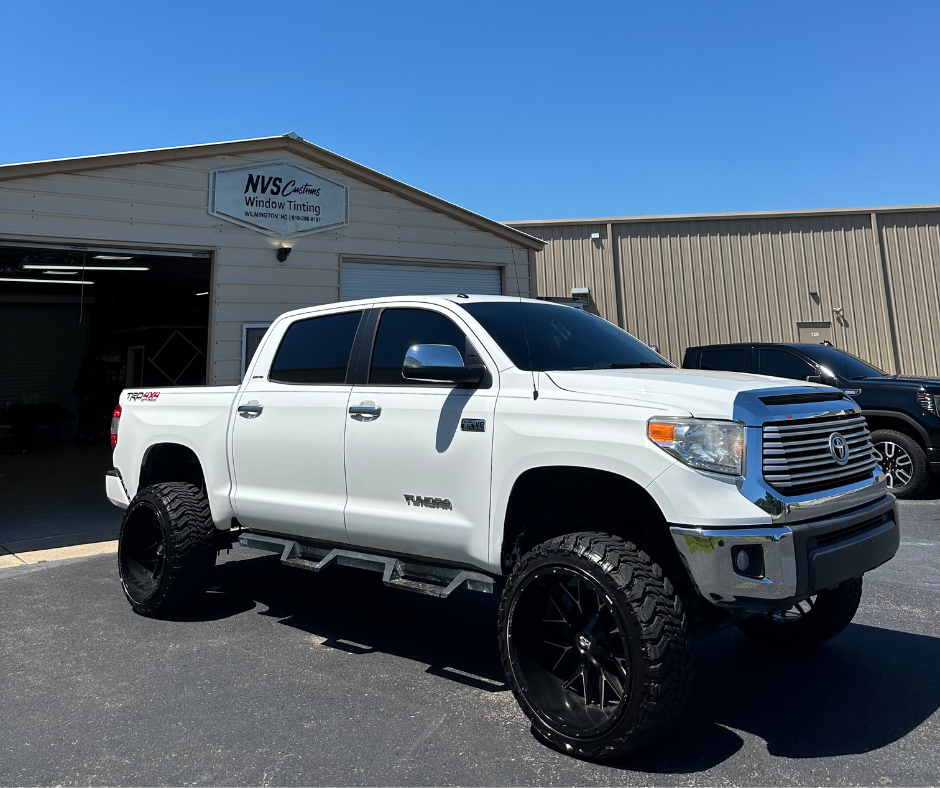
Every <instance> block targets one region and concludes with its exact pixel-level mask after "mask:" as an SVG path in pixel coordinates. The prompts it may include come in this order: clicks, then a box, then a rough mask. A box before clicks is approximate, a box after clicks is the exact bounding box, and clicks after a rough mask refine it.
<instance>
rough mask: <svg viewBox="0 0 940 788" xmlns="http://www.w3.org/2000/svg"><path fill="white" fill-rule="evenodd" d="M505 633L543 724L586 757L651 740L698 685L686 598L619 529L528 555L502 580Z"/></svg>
mask: <svg viewBox="0 0 940 788" xmlns="http://www.w3.org/2000/svg"><path fill="white" fill-rule="evenodd" d="M499 633H500V637H499V647H500V657H501V659H502V664H503V669H504V671H505V672H506V678H507V680H508V681H509V686H510V687H511V688H512V691H513V694H514V695H515V697H516V700H517V701H518V702H519V705H520V706H521V707H522V710H523V711H524V712H525V714H526V715H527V716H528V718H529V720H530V721H531V723H532V727H533V729H534V730H535V731H536V732H537V733H538V734H539V736H540V737H541V738H542V739H543V740H544V741H546V742H547V743H549V744H551V745H552V746H553V747H555V748H557V749H559V750H561V751H562V752H565V753H569V754H571V755H575V756H577V757H580V758H594V759H603V760H607V759H611V758H617V757H619V756H622V755H624V754H626V753H628V752H631V751H633V750H635V749H637V748H638V747H642V746H643V745H644V744H646V743H648V742H649V741H650V740H651V739H653V738H654V737H655V736H656V735H658V734H659V733H661V732H662V731H664V730H665V729H666V728H667V727H668V726H669V725H670V724H671V723H672V722H673V721H675V719H676V717H677V716H678V715H679V712H680V711H681V709H682V705H683V703H684V701H685V698H686V695H687V694H688V690H689V684H690V681H691V667H692V666H691V657H692V654H691V647H690V643H689V638H688V621H687V619H686V616H685V613H684V611H683V608H682V602H681V601H680V600H679V597H678V594H677V593H676V591H675V588H674V587H673V585H672V583H671V582H670V580H669V578H668V577H666V576H664V574H663V571H662V569H661V567H660V566H659V565H658V564H656V563H655V562H654V561H653V560H652V559H651V558H650V556H649V555H647V554H646V553H645V552H644V551H643V550H641V549H639V548H638V547H637V546H636V545H634V544H632V543H630V542H627V541H625V540H623V539H621V538H619V537H617V536H613V535H611V534H605V533H596V532H579V533H571V534H566V535H565V536H559V537H556V538H555V539H551V540H549V541H547V542H543V543H542V544H539V545H536V546H535V547H533V548H532V549H531V550H530V551H529V552H527V553H526V554H525V555H523V556H522V558H521V559H520V561H519V563H518V564H516V566H515V567H514V568H513V571H512V574H511V575H510V576H509V579H508V580H507V582H506V586H505V587H504V589H503V595H502V600H501V604H500V610H499Z"/></svg>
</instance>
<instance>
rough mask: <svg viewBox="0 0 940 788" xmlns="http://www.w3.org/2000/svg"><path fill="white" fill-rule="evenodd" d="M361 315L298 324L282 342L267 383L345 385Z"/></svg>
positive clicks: (339, 315) (327, 316)
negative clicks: (270, 381) (271, 381)
mask: <svg viewBox="0 0 940 788" xmlns="http://www.w3.org/2000/svg"><path fill="white" fill-rule="evenodd" d="M361 318H362V312H343V313H342V314H338V315H325V316H323V317H314V318H311V319H310V320H300V321H298V322H296V323H294V324H293V325H291V327H290V328H288V329H287V333H286V334H285V335H284V339H283V340H281V346H280V347H279V348H278V349H277V355H276V356H275V357H274V363H273V364H272V365H271V374H270V375H269V379H270V380H273V381H275V382H277V383H310V384H323V383H345V382H346V367H347V366H348V364H349V355H350V353H351V352H352V346H353V341H354V340H355V338H356V330H357V329H358V328H359V321H360V319H361Z"/></svg>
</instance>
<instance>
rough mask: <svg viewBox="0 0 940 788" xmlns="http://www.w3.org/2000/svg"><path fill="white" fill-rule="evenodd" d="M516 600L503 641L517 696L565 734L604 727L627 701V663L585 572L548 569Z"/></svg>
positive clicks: (613, 621) (620, 629)
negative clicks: (515, 672) (515, 676)
mask: <svg viewBox="0 0 940 788" xmlns="http://www.w3.org/2000/svg"><path fill="white" fill-rule="evenodd" d="M517 600H518V601H517V603H516V609H515V613H514V615H513V616H512V618H511V619H510V622H509V631H508V637H509V642H510V648H511V649H512V650H513V654H514V661H515V662H516V664H518V665H519V667H520V671H519V684H520V689H521V691H522V692H523V694H525V695H527V696H528V697H530V698H531V699H532V701H533V706H534V707H535V708H538V709H540V710H541V714H542V715H543V716H544V717H545V721H546V722H547V723H548V724H549V725H552V726H557V727H558V728H559V729H561V730H563V731H565V732H566V733H568V734H569V735H572V736H591V735H598V734H601V733H603V732H604V731H606V730H607V729H609V728H610V727H611V726H612V725H613V723H614V722H616V720H617V717H618V716H619V715H620V714H621V713H622V711H623V709H624V708H625V706H626V703H627V701H628V700H629V698H630V694H631V680H630V679H631V673H632V662H633V658H632V656H631V654H630V649H629V647H628V645H627V637H626V625H625V624H624V621H623V617H622V616H621V615H620V613H619V612H618V611H617V610H616V608H615V607H614V606H613V604H612V603H611V600H610V599H609V598H608V597H607V594H606V593H605V592H604V591H603V590H602V589H601V588H600V587H599V586H598V585H597V584H596V583H595V582H594V581H593V580H592V579H591V578H590V577H589V576H588V575H587V574H586V573H585V572H582V571H579V570H578V569H575V568H569V567H559V566H551V567H546V568H545V569H543V570H541V571H539V572H535V573H533V574H532V575H530V576H529V577H528V578H527V579H526V582H525V583H524V584H523V585H522V586H521V587H520V589H519V590H518V591H517Z"/></svg>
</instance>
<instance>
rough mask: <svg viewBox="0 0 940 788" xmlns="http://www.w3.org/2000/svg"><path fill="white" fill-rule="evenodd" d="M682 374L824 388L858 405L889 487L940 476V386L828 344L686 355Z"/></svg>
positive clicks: (698, 350) (917, 488)
mask: <svg viewBox="0 0 940 788" xmlns="http://www.w3.org/2000/svg"><path fill="white" fill-rule="evenodd" d="M682 366H683V368H684V369H710V370H725V371H728V372H750V373H754V374H758V375H772V376H774V377H779V378H791V379H793V380H807V381H811V382H814V383H825V384H827V385H830V386H835V387H837V388H840V389H842V390H843V391H844V392H845V393H846V394H847V395H848V396H850V397H851V398H852V399H853V400H855V402H857V403H858V405H859V407H861V409H862V414H863V415H864V416H865V419H866V420H867V421H868V426H869V429H870V430H871V432H872V436H871V440H872V443H873V444H874V445H875V450H876V451H877V452H878V454H879V455H880V460H881V466H882V468H883V469H884V472H885V474H886V476H887V479H888V487H889V488H890V489H891V491H892V492H893V493H894V494H895V495H896V496H897V497H899V498H908V497H910V496H912V495H916V494H917V493H919V492H921V491H922V490H923V489H924V488H925V487H926V486H927V485H928V484H929V482H930V480H931V472H932V471H933V472H937V471H940V415H938V414H940V380H937V379H933V378H918V377H907V376H900V375H888V374H886V373H884V372H882V371H881V370H880V369H878V368H877V367H874V366H872V365H871V364H869V363H868V362H866V361H862V360H861V359H859V358H856V357H855V356H853V355H851V354H850V353H846V352H845V351H844V350H839V349H838V348H835V347H833V346H831V345H827V344H822V345H810V344H796V343H794V344H788V343H773V344H771V343H761V342H742V343H736V344H730V345H702V346H699V347H690V348H688V349H687V350H686V351H685V358H684V359H683V361H682Z"/></svg>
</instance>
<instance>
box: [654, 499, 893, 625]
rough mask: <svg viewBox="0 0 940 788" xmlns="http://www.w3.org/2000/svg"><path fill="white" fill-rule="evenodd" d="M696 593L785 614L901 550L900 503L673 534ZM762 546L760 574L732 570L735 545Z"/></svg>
mask: <svg viewBox="0 0 940 788" xmlns="http://www.w3.org/2000/svg"><path fill="white" fill-rule="evenodd" d="M669 530H670V531H671V533H672V538H673V541H674V542H675V544H676V547H677V548H678V550H679V555H680V556H681V558H682V561H683V563H684V564H685V567H686V569H687V570H688V572H689V574H690V575H691V577H692V581H693V583H694V584H695V587H696V588H697V589H698V592H699V593H700V594H701V595H702V596H703V597H704V598H705V599H707V600H708V601H709V602H711V603H712V604H714V605H718V606H719V607H728V608H738V609H743V610H773V609H780V608H781V606H782V603H785V602H787V601H788V600H797V599H801V598H805V597H808V596H811V595H812V594H815V593H817V592H818V591H822V590H825V589H826V588H831V587H833V586H835V585H838V584H839V583H841V582H842V581H844V580H848V579H850V578H853V577H860V576H861V575H862V574H864V573H865V572H867V571H869V570H871V569H874V568H875V567H876V566H880V565H881V564H883V563H884V562H885V561H887V560H889V559H890V558H891V557H892V556H893V555H894V554H895V553H896V552H897V549H898V546H899V544H900V537H899V532H898V516H897V504H896V501H895V499H894V497H893V496H891V495H888V496H885V497H883V498H882V499H881V500H879V501H876V502H874V503H870V504H868V505H866V506H862V507H859V508H855V509H853V510H851V511H849V512H843V513H841V514H838V515H835V516H833V517H828V518H826V519H823V520H814V521H812V522H807V523H798V524H793V525H790V526H769V527H753V528H747V527H744V528H722V529H716V528H689V527H685V526H678V525H674V526H671V527H670V529H669ZM755 545H759V546H760V548H761V553H762V557H763V568H762V571H761V573H760V576H757V577H753V576H749V575H746V574H743V573H741V572H740V571H738V569H737V568H736V567H735V564H734V554H735V553H736V552H737V550H735V548H750V549H752V550H753V548H754V546H755Z"/></svg>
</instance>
